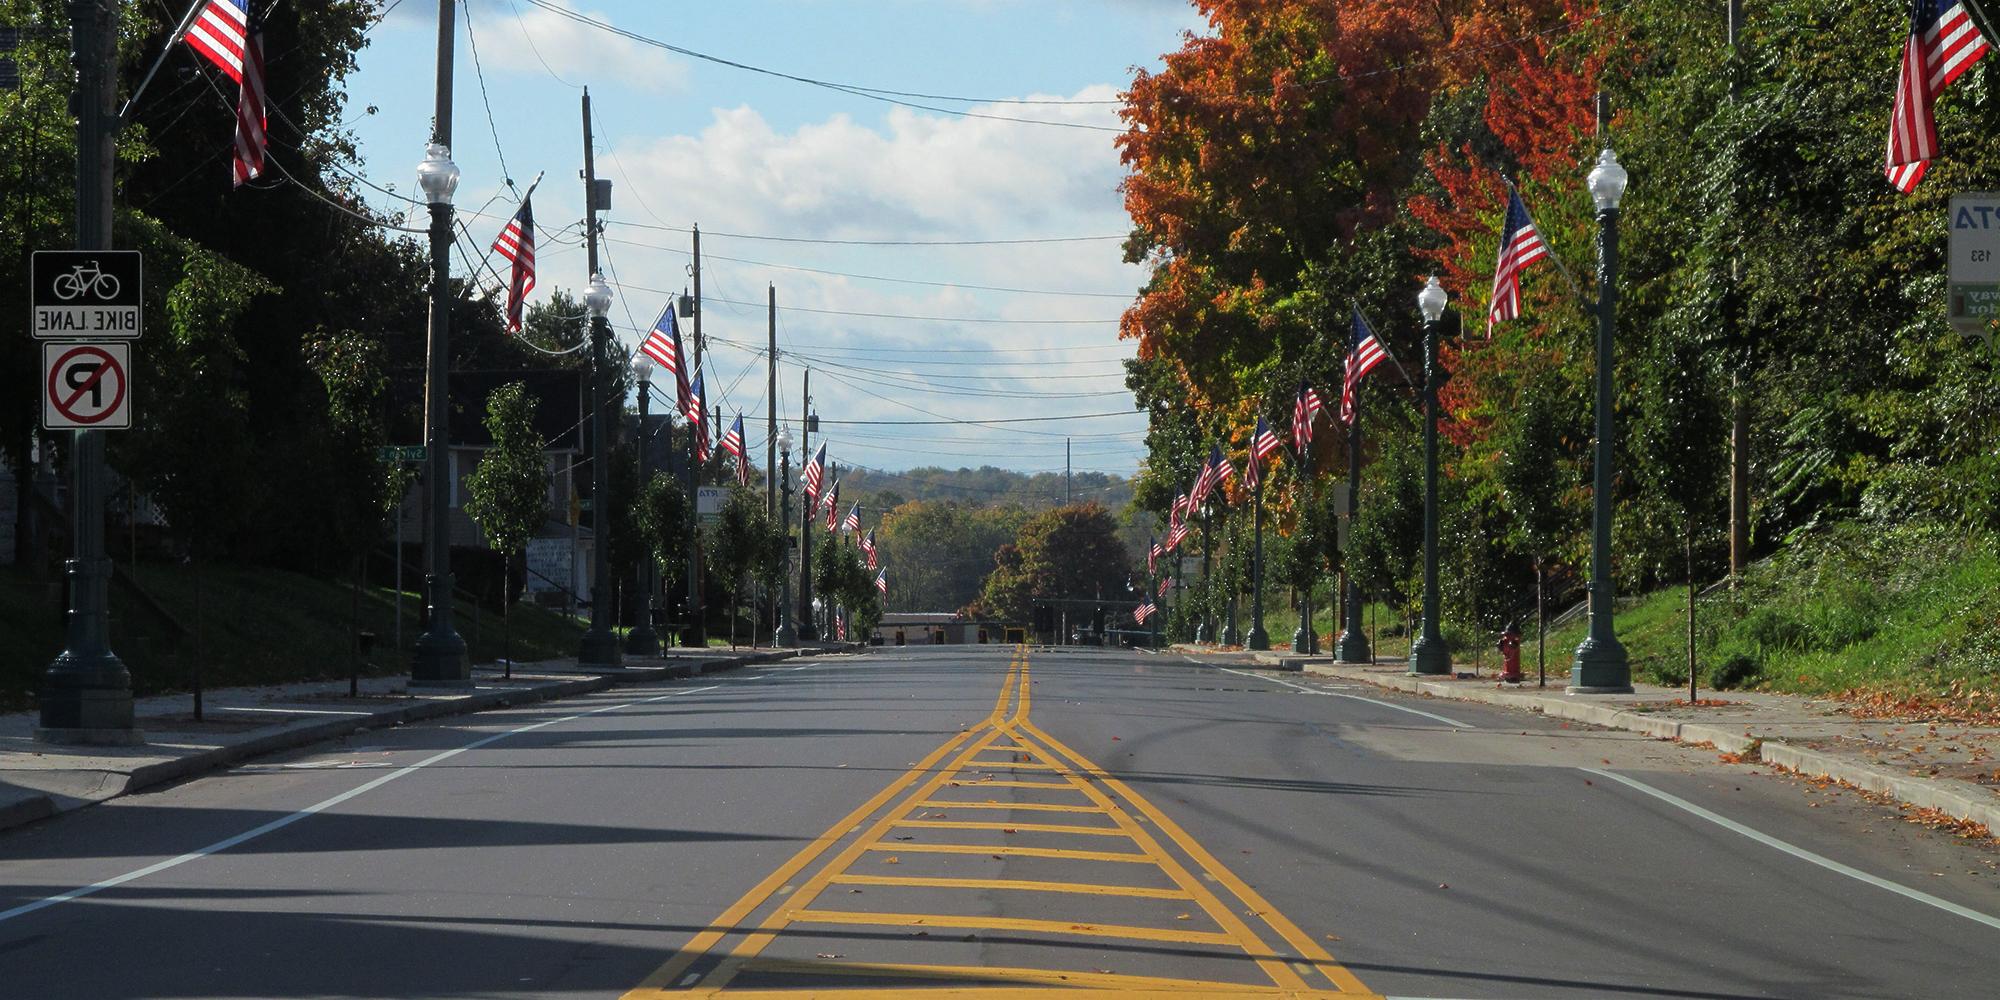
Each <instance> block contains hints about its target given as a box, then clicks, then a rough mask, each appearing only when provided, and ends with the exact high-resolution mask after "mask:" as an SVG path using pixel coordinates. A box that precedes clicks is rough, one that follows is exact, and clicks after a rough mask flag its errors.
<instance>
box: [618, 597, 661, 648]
mask: <svg viewBox="0 0 2000 1000" xmlns="http://www.w3.org/2000/svg"><path fill="white" fill-rule="evenodd" d="M652 617H653V609H652V608H651V607H644V608H640V609H639V624H638V625H636V626H633V628H632V631H630V632H628V633H626V635H625V653H626V655H628V656H644V657H656V656H659V655H660V634H659V633H658V632H655V631H653V623H652V620H651V619H652Z"/></svg>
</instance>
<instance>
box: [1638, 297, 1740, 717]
mask: <svg viewBox="0 0 2000 1000" xmlns="http://www.w3.org/2000/svg"><path fill="white" fill-rule="evenodd" d="M1654 353H1655V355H1656V356H1655V357H1654V358H1653V363H1652V364H1651V365H1648V366H1647V369H1646V378H1645V381H1644V382H1643V383H1642V385H1641V389H1640V392H1641V396H1640V400H1641V406H1642V408H1643V410H1644V411H1645V413H1646V419H1644V420H1643V421H1641V422H1640V424H1639V427H1638V435H1637V441H1636V442H1635V445H1636V448H1635V450H1636V451H1638V452H1639V453H1640V455H1641V456H1642V462H1641V465H1640V468H1641V470H1642V474H1643V475H1644V476H1645V477H1646V478H1647V479H1648V480H1649V484H1650V485H1651V486H1652V488H1653V489H1654V490H1655V491H1657V493H1658V494H1659V496H1660V497H1661V498H1662V499H1665V500H1667V501H1668V502H1669V503H1670V504H1671V506H1672V508H1673V509H1674V511H1675V512H1676V513H1677V514H1679V516H1680V521H1681V524H1680V528H1681V541H1682V546H1683V548H1682V556H1683V562H1682V569H1683V572H1684V578H1685V580H1686V583H1687V668H1688V676H1687V680H1688V701H1689V702H1693V701H1694V700H1695V697H1696V694H1697V684H1698V682H1699V679H1700V675H1699V671H1698V670H1697V669H1696V664H1695V603H1696V602H1695V597H1696V591H1697V589H1698V588H1697V586H1696V574H1695V533H1696V531H1697V529H1698V527H1700V526H1701V525H1703V524H1704V523H1707V524H1711V525H1712V524H1714V517H1713V512H1714V511H1715V510H1716V507H1717V502H1718V501H1719V500H1721V498H1722V497H1723V495H1724V494H1723V470H1724V468H1725V466H1724V454H1725V453H1724V448H1725V447H1726V443H1727V441H1728V437H1727V435H1726V433H1725V432H1726V430H1727V428H1728V414H1727V411H1726V410H1725V409H1724V404H1723V402H1722V397H1721V395H1720V393H1719V391H1718V387H1717V378H1716V373H1715V369H1714V355H1713V352H1711V351H1709V350H1708V349H1707V348H1706V347H1705V346H1704V345H1703V344H1701V343H1699V342H1697V341H1696V340H1695V338H1693V337H1691V336H1681V337H1670V338H1663V339H1662V340H1661V341H1660V342H1659V343H1657V344H1656V345H1655V348H1654Z"/></svg>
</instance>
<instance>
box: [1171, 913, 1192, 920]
mask: <svg viewBox="0 0 2000 1000" xmlns="http://www.w3.org/2000/svg"><path fill="white" fill-rule="evenodd" d="M1174 919H1175V920H1193V919H1194V914H1191V913H1181V914H1176V915H1175V916H1174Z"/></svg>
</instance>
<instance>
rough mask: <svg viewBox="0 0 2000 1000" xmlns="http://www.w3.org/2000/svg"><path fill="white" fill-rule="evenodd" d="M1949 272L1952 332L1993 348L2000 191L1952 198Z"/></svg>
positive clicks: (1999, 282)
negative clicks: (1976, 338)
mask: <svg viewBox="0 0 2000 1000" xmlns="http://www.w3.org/2000/svg"><path fill="white" fill-rule="evenodd" d="M1950 211H1951V220H1950V221H1951V272H1950V285H1951V287H1950V291H1949V294H1948V295H1947V296H1946V300H1945V301H1946V316H1947V317H1948V318H1949V319H1950V321H1951V327H1952V329H1954V330H1957V331H1958V332H1959V333H1960V334H1962V335H1964V336H1967V337H1978V338H1979V339H1980V340H1982V341H1984V342H1985V343H1986V347H1987V349H1988V350H1991V349H1992V348H1993V324H1994V323H1995V322H2000V192H1977V191H1972V192H1964V193H1961V194H1955V195H1952V198H1951V209H1950Z"/></svg>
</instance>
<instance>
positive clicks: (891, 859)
mask: <svg viewBox="0 0 2000 1000" xmlns="http://www.w3.org/2000/svg"><path fill="white" fill-rule="evenodd" d="M882 863H883V864H885V865H900V864H902V862H901V861H899V860H897V859H896V856H895V855H893V854H892V855H890V856H889V857H888V858H887V859H885V860H884V861H883V862H882Z"/></svg>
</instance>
